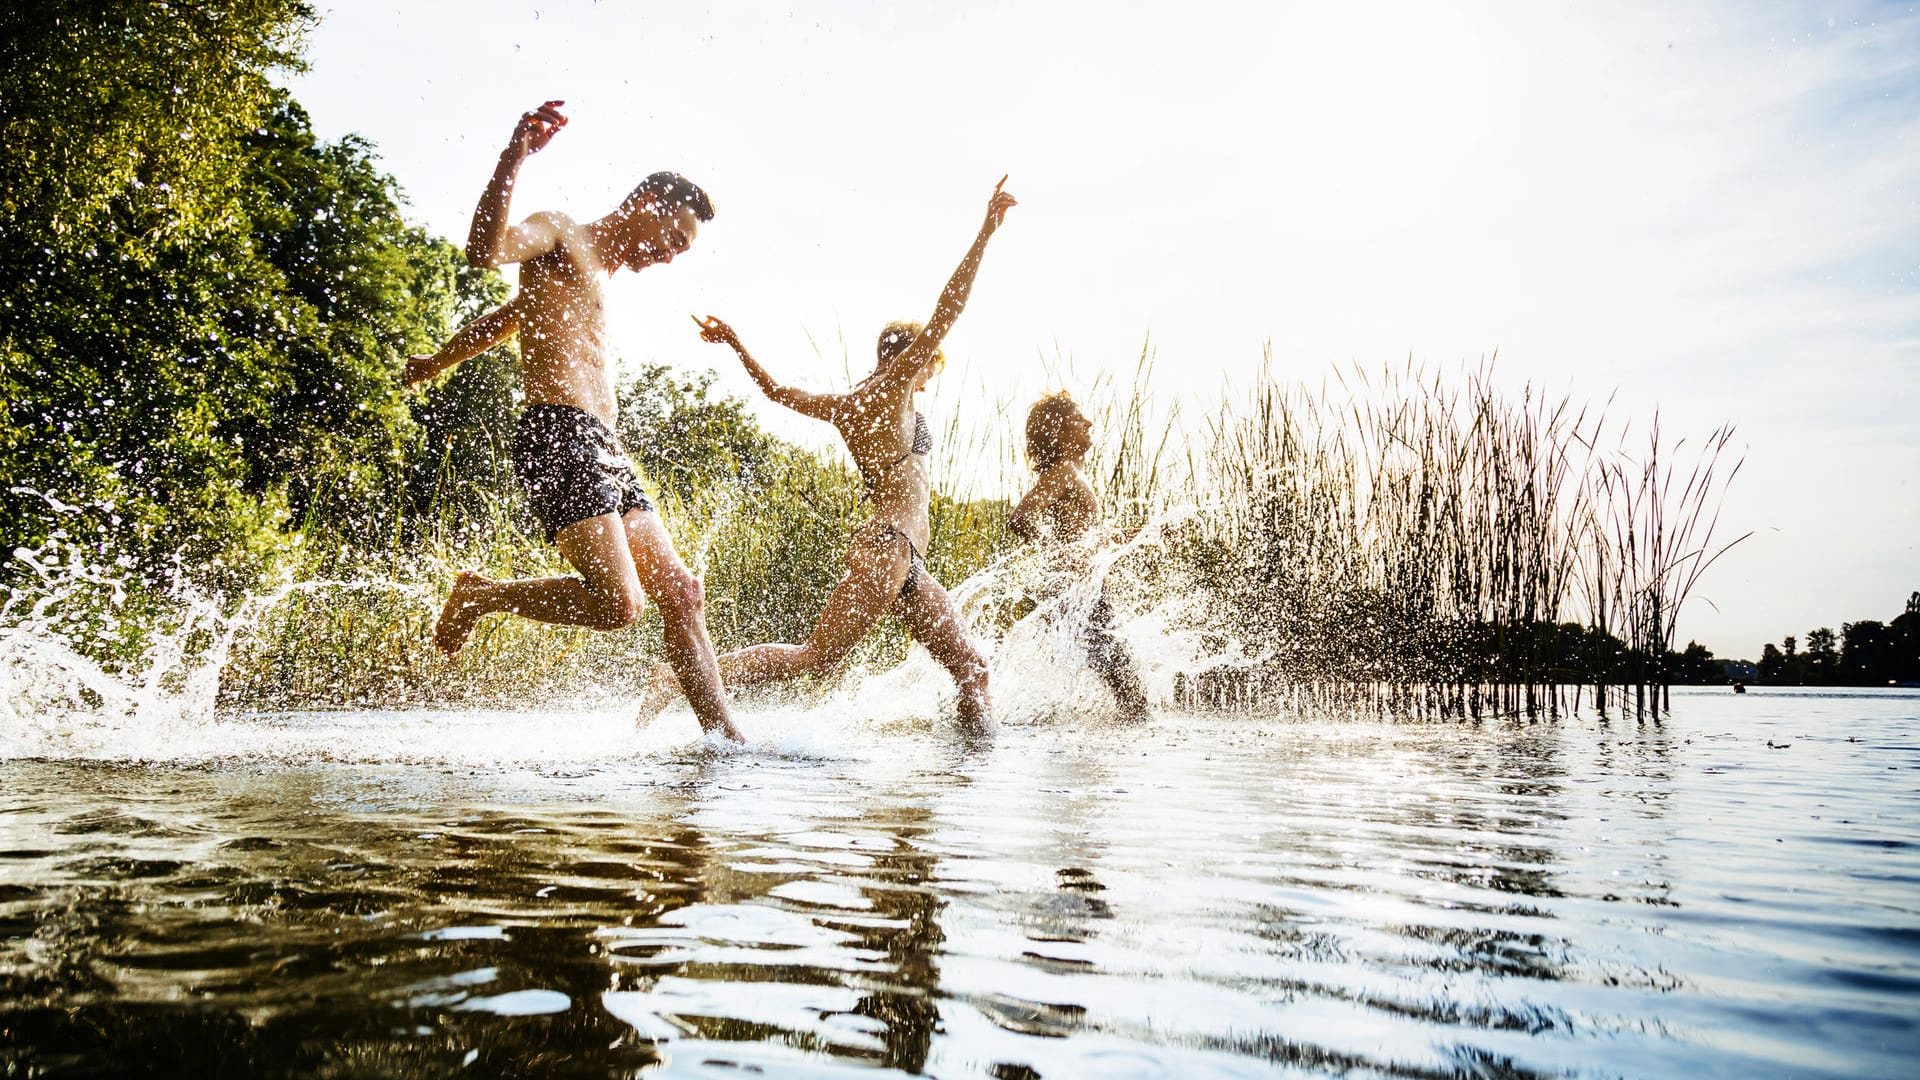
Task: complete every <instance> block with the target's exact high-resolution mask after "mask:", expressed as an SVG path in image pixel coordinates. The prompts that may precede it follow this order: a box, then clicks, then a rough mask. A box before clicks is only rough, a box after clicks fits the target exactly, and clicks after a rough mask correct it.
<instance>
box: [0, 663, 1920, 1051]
mask: <svg viewBox="0 0 1920 1080" xmlns="http://www.w3.org/2000/svg"><path fill="white" fill-rule="evenodd" d="M1673 704H1674V713H1673V716H1672V717H1671V718H1670V719H1668V720H1667V721H1666V722H1665V723H1663V724H1659V725H1654V724H1646V723H1635V722H1633V721H1632V720H1627V721H1621V720H1619V719H1615V720H1614V721H1613V723H1611V724H1610V725H1603V724H1602V723H1600V722H1599V721H1597V720H1596V719H1595V718H1594V717H1592V716H1591V715H1586V716H1582V717H1580V718H1578V719H1574V720H1562V721H1558V722H1543V723H1537V724H1531V725H1529V724H1525V723H1509V722H1499V723H1492V722H1489V723H1485V724H1482V725H1479V726H1470V725H1469V726H1451V725H1448V726H1434V725H1417V726H1416V725H1388V724H1382V723H1377V722H1373V721H1366V722H1353V723H1332V722H1326V721H1306V720H1297V719H1289V718H1286V717H1274V718H1269V719H1251V718H1246V717H1206V716H1186V715H1162V716H1159V717H1157V718H1156V719H1154V720H1152V721H1150V722H1149V723H1147V724H1145V725H1144V726H1141V727H1136V728H1120V727H1114V726H1108V725H1098V724H1083V723H1076V722H1074V721H1072V720H1071V719H1068V718H1065V717H1056V718H1054V719H1053V720H1051V721H1049V722H1046V723H1035V724H1029V725H1025V726H1009V727H1007V728H1005V729H1003V730H1002V731H1001V732H1000V733H999V734H998V735H997V736H996V737H994V738H993V739H991V740H989V741H985V742H981V743H978V744H968V743H965V742H963V741H961V740H959V739H958V738H957V737H955V736H953V735H951V734H948V733H947V732H945V731H944V729H941V728H939V727H938V726H931V727H930V726H929V725H927V724H926V723H924V722H901V721H893V722H887V723H881V722H874V721H866V720H862V719H860V718H859V717H858V716H857V715H855V714H852V713H849V712H848V711H846V710H826V711H823V712H814V713H800V712H766V713H749V714H746V715H745V716H744V717H743V726H745V727H747V729H748V730H749V731H750V732H751V733H753V734H754V735H755V736H756V744H755V745H754V746H753V747H751V748H749V749H747V750H745V751H741V752H730V751H725V750H721V749H718V748H715V747H711V746H709V745H707V744H706V743H704V742H700V741H697V740H694V739H693V729H692V721H691V720H690V718H688V716H687V715H686V714H685V713H684V712H682V713H678V714H669V715H668V716H667V717H666V718H664V719H663V720H662V721H661V722H660V723H659V724H658V725H656V727H655V728H654V729H652V730H650V731H647V732H644V733H641V734H638V735H636V734H634V733H632V732H631V731H630V730H629V729H628V727H627V724H626V718H625V715H624V713H619V712H586V713H581V712H553V711H518V712H512V713H506V712H430V711H427V712H402V713H364V712H363V713H349V712H333V713H302V714H291V715H288V714H275V715H245V716H232V715H228V716H219V717H216V718H214V719H212V720H203V721H200V722H193V721H189V720H180V719H176V720H173V721H169V722H168V723H166V724H162V725H159V726H157V727H155V728H153V729H152V730H142V731H135V730H132V729H126V728H123V729H119V730H115V731H106V732H102V731H92V732H89V731H87V730H83V727H84V725H82V726H81V727H73V726H71V725H69V726H67V727H64V728H61V729H60V730H57V731H56V730H51V729H47V730H38V731H34V732H26V733H22V732H10V733H0V736H4V737H5V739H4V740H3V741H0V746H4V755H0V756H4V760H0V1067H3V1068H4V1072H5V1075H8V1076H14V1075H34V1074H36V1073H40V1072H46V1073H55V1074H58V1073H74V1074H90V1073H91V1074H99V1075H121V1074H141V1073H168V1074H183V1075H193V1076H199V1077H214V1076H227V1075H276V1074H278V1075H287V1074H298V1075H303V1076H383V1075H395V1074H410V1075H468V1076H473V1075H479V1076H486V1075H559V1076H564V1075H582V1076H605V1075H630V1074H633V1073H636V1072H647V1073H648V1075H653V1074H655V1073H656V1072H657V1073H658V1074H660V1075H688V1076H725V1077H740V1076H746V1075H839V1074H846V1075H858V1076H862V1077H870V1076H873V1075H875V1074H876V1072H877V1071H880V1070H894V1071H898V1072H904V1073H928V1074H934V1075H939V1076H994V1077H1002V1078H1012V1077H1036V1076H1046V1077H1055V1076H1103V1077H1104V1076H1181V1077H1187V1076H1206V1075H1270V1074H1276V1073H1277V1074H1281V1075H1320V1074H1339V1075H1346V1076H1355V1075H1357V1076H1368V1075H1394V1076H1399V1075H1410V1076H1430V1075H1439V1076H1450V1075H1536V1074H1538V1075H1578V1076H1659V1075H1684V1076H1687V1077H1690V1078H1692V1077H1709V1076H1728V1077H1751V1076H1773V1075H1778V1076H1836V1077H1838V1076H1846V1077H1859V1076H1884V1077H1894V1076H1899V1077H1910V1076H1913V1075H1914V1070H1915V1068H1916V1066H1915V1061H1916V1055H1920V849H1917V848H1916V846H1915V845H1916V842H1920V693H1914V692H1898V691H1887V692H1832V693H1821V692H1786V691H1779V690H1766V689H1761V690H1756V691H1754V692H1752V693H1750V694H1747V695H1745V696H1744V697H1735V696H1733V695H1732V694H1729V693H1726V692H1724V691H1713V692H1707V691H1676V692H1675V694H1674V698H1673ZM1770 744H1771V745H1770ZM115 759H134V760H115Z"/></svg>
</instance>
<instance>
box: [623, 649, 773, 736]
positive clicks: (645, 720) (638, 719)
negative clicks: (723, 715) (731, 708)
mask: <svg viewBox="0 0 1920 1080" xmlns="http://www.w3.org/2000/svg"><path fill="white" fill-rule="evenodd" d="M679 696H680V680H679V679H676V678H674V676H673V668H671V667H669V666H667V662H666V661H664V660H662V661H661V662H660V663H658V664H655V665H653V673H652V674H651V675H650V676H649V677H648V678H647V692H646V693H645V694H642V695H641V696H640V711H639V712H638V713H636V714H634V717H633V726H634V727H637V728H643V727H646V726H647V725H648V724H651V723H653V721H654V718H655V717H657V716H659V715H660V714H661V713H662V712H663V711H665V710H666V707H667V706H669V705H671V704H673V699H674V698H676V697H679ZM727 726H728V727H732V726H733V725H732V724H728V725H727ZM728 738H731V739H733V740H734V741H735V742H744V741H745V740H743V739H741V738H740V733H739V732H737V731H736V732H733V733H732V734H730V735H729V736H728Z"/></svg>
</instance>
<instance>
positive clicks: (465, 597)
mask: <svg viewBox="0 0 1920 1080" xmlns="http://www.w3.org/2000/svg"><path fill="white" fill-rule="evenodd" d="M494 584H495V583H494V581H493V580H492V579H491V578H486V577H482V576H481V575H479V574H478V573H475V572H474V571H472V570H462V571H460V574H459V576H458V577H456V578H454V579H453V591H452V592H449V593H448V594H447V602H446V604H445V605H444V606H443V607H441V609H440V621H439V622H437V623H435V624H434V627H433V643H434V644H435V645H438V646H439V647H440V651H441V652H443V653H446V654H447V659H449V660H451V659H453V658H454V657H456V656H458V655H460V647H461V646H463V645H465V644H466V643H467V638H468V636H469V635H471V634H472V633H473V627H474V624H475V623H477V622H479V621H480V616H482V615H485V614H487V613H489V612H490V611H492V610H493V609H492V608H491V607H488V606H487V600H488V594H489V593H490V592H491V591H492V589H493V586H494Z"/></svg>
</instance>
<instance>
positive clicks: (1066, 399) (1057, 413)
mask: <svg viewBox="0 0 1920 1080" xmlns="http://www.w3.org/2000/svg"><path fill="white" fill-rule="evenodd" d="M1079 413H1080V406H1078V405H1076V404H1074V401H1073V398H1072V397H1071V396H1070V395H1069V394H1068V393H1067V392H1066V391H1065V390H1056V391H1054V392H1053V393H1051V394H1048V395H1047V396H1046V397H1043V398H1041V399H1040V400H1039V401H1036V402H1034V403H1033V408H1031V409H1028V410H1027V464H1028V465H1030V466H1032V467H1033V471H1034V472H1046V471H1047V470H1048V469H1051V468H1053V467H1054V466H1055V465H1058V464H1060V458H1061V456H1062V455H1061V453H1060V432H1061V429H1062V428H1063V427H1064V426H1065V425H1066V422H1067V417H1069V416H1077V415H1079Z"/></svg>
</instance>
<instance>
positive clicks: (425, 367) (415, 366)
mask: <svg viewBox="0 0 1920 1080" xmlns="http://www.w3.org/2000/svg"><path fill="white" fill-rule="evenodd" d="M435 359H437V357H434V356H432V355H416V356H409V357H407V366H406V367H405V368H404V369H402V370H401V372H400V382H401V383H402V385H404V386H405V387H406V388H407V389H408V390H418V389H420V384H421V383H423V382H426V381H427V380H428V379H431V378H433V377H434V375H435V374H437V372H436V371H435V370H434V360H435Z"/></svg>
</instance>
